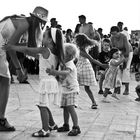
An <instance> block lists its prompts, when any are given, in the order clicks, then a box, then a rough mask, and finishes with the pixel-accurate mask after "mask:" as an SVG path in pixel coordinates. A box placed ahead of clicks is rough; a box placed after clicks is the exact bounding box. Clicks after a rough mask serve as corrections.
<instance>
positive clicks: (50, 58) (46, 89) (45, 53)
mask: <svg viewBox="0 0 140 140" xmlns="http://www.w3.org/2000/svg"><path fill="white" fill-rule="evenodd" d="M42 43H43V46H42V47H38V48H33V47H30V48H28V47H25V46H24V47H19V46H14V45H11V46H6V48H7V49H8V48H9V49H13V50H15V51H18V52H23V53H26V54H28V55H31V56H34V57H36V58H39V80H40V84H39V93H40V98H39V104H38V108H39V110H40V116H41V121H42V129H41V130H39V131H37V132H35V133H33V134H32V136H33V137H49V136H50V130H55V129H57V125H56V124H55V122H54V120H53V116H52V113H51V110H50V109H49V106H48V105H49V102H50V100H49V99H51V98H50V96H51V97H52V95H54V96H55V95H56V94H57V93H58V92H59V88H58V82H57V80H56V77H54V76H52V75H48V74H47V73H46V69H47V68H52V67H53V68H54V69H57V67H58V64H59V63H61V64H64V62H63V59H64V50H63V36H62V32H61V31H60V30H59V29H56V28H49V29H47V30H46V31H45V32H44V34H43V41H42Z"/></svg>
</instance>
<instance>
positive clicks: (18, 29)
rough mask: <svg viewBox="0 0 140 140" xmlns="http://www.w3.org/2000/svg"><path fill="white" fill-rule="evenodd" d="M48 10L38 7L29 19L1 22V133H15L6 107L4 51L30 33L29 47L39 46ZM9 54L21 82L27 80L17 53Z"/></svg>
mask: <svg viewBox="0 0 140 140" xmlns="http://www.w3.org/2000/svg"><path fill="white" fill-rule="evenodd" d="M47 17H48V10H46V9H45V8H43V7H40V6H37V7H36V8H35V9H34V11H33V12H32V13H30V16H29V17H25V16H17V15H13V16H7V17H5V18H3V19H2V20H1V21H0V131H15V128H14V126H11V125H10V124H9V123H8V121H7V119H6V117H5V112H6V106H7V102H8V97H9V90H10V80H11V77H10V72H9V67H8V61H7V59H6V52H5V50H3V49H2V47H3V45H4V44H7V45H9V44H10V45H15V44H17V43H18V42H19V40H20V37H21V36H22V35H23V34H24V33H25V32H26V31H28V42H27V46H28V47H31V46H35V47H37V45H39V44H38V43H40V40H41V35H42V31H43V27H44V25H45V23H46V22H47ZM8 54H9V56H10V58H11V60H12V62H13V64H14V66H15V69H16V73H17V78H18V80H19V82H22V81H24V80H25V79H27V75H26V74H25V72H24V71H23V69H22V67H21V64H20V62H19V60H18V58H17V55H16V51H13V50H10V51H8Z"/></svg>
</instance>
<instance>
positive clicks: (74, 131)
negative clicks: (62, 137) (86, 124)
mask: <svg viewBox="0 0 140 140" xmlns="http://www.w3.org/2000/svg"><path fill="white" fill-rule="evenodd" d="M80 133H81V131H80V128H79V126H73V127H72V130H71V131H70V132H69V133H68V136H77V135H78V134H80Z"/></svg>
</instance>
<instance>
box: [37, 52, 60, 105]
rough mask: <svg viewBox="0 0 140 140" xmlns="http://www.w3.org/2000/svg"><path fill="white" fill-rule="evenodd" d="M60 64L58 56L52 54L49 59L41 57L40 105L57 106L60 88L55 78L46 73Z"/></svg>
mask: <svg viewBox="0 0 140 140" xmlns="http://www.w3.org/2000/svg"><path fill="white" fill-rule="evenodd" d="M57 64H58V61H57V56H55V55H54V54H52V53H51V51H50V56H49V58H48V59H45V58H43V56H42V55H40V56H39V79H40V84H39V93H40V99H39V105H40V106H49V105H50V103H52V102H53V103H54V104H57V96H58V93H59V86H58V82H57V80H56V78H55V76H52V75H48V73H46V69H47V68H54V69H55V68H56V67H57Z"/></svg>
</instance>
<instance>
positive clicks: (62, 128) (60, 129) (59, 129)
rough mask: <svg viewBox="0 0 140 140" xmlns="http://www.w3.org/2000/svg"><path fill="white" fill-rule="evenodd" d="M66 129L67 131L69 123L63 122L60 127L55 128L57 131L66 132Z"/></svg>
mask: <svg viewBox="0 0 140 140" xmlns="http://www.w3.org/2000/svg"><path fill="white" fill-rule="evenodd" d="M67 131H69V125H68V124H63V126H62V127H59V128H58V129H57V132H67Z"/></svg>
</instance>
